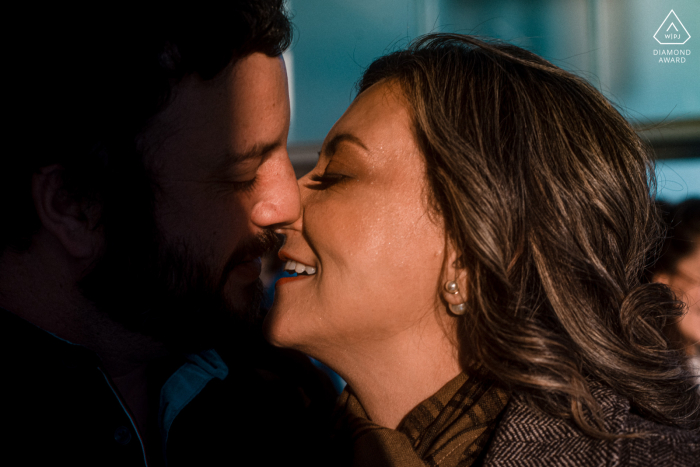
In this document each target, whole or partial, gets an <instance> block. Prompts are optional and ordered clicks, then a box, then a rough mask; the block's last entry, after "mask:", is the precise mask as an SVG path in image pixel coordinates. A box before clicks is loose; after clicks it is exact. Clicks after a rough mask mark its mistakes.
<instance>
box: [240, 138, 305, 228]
mask: <svg viewBox="0 0 700 467" xmlns="http://www.w3.org/2000/svg"><path fill="white" fill-rule="evenodd" d="M261 175H262V174H261ZM261 178H263V179H264V180H261V182H262V183H261V184H260V186H259V188H258V189H259V190H260V191H259V196H258V198H257V201H256V202H255V205H254V206H253V210H252V212H251V220H252V221H253V223H254V224H256V225H257V226H259V227H261V228H273V229H274V228H276V227H280V226H282V225H286V224H289V223H292V222H294V221H295V220H297V219H298V218H299V216H300V215H301V202H300V199H299V186H298V185H297V179H296V175H295V174H294V168H293V167H292V163H291V161H290V160H289V156H288V155H287V152H286V151H284V153H280V154H279V155H275V156H273V157H271V158H270V159H269V160H268V161H266V167H265V174H264V176H262V177H261Z"/></svg>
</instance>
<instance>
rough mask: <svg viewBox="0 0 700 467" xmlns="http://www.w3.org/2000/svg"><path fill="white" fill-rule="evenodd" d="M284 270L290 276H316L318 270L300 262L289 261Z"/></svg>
mask: <svg viewBox="0 0 700 467" xmlns="http://www.w3.org/2000/svg"><path fill="white" fill-rule="evenodd" d="M284 270H285V271H286V272H289V273H290V274H293V273H295V272H296V273H297V275H300V276H301V275H309V276H311V275H313V274H316V268H315V267H313V266H307V265H305V264H303V263H300V262H298V261H293V260H289V261H287V263H286V264H285V265H284Z"/></svg>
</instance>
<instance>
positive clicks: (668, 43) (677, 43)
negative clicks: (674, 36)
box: [652, 10, 690, 45]
mask: <svg viewBox="0 0 700 467" xmlns="http://www.w3.org/2000/svg"><path fill="white" fill-rule="evenodd" d="M671 13H673V16H674V17H675V18H676V20H677V21H678V24H680V25H681V27H682V28H683V31H685V33H686V34H687V35H688V37H687V38H686V39H685V40H684V41H683V42H661V41H660V40H659V39H658V38H657V37H656V35H657V34H658V33H659V31H660V30H661V28H662V27H663V25H664V24H666V20H667V19H668V17H669V16H671ZM671 25H673V26H674V27H675V24H674V23H673V22H671ZM671 25H669V27H668V28H669V29H670V28H671ZM676 30H678V28H676ZM652 37H653V38H654V40H656V42H658V43H659V44H661V45H683V44H685V43H686V42H688V40H690V33H689V32H688V30H687V29H686V28H685V26H684V25H683V23H682V22H681V19H680V18H679V17H678V15H677V14H676V12H675V11H673V10H671V11H669V12H668V14H667V15H666V18H664V20H663V21H662V22H661V25H660V26H659V29H657V30H656V32H655V33H654V35H653V36H652Z"/></svg>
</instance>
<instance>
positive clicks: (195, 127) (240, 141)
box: [143, 54, 289, 168]
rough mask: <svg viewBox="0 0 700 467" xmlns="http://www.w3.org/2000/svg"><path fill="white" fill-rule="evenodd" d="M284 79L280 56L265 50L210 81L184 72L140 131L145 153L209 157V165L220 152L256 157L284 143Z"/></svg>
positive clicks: (234, 157)
mask: <svg viewBox="0 0 700 467" xmlns="http://www.w3.org/2000/svg"><path fill="white" fill-rule="evenodd" d="M286 79H287V78H286V74H285V72H284V67H283V61H282V60H281V58H280V57H268V56H266V55H263V54H253V55H251V56H249V57H246V58H244V59H241V60H239V61H238V62H236V63H235V64H233V65H232V66H230V67H228V68H227V69H226V70H224V72H222V73H221V74H220V75H218V76H217V77H216V78H214V79H212V80H206V81H205V80H202V79H201V78H199V77H196V76H188V77H185V79H183V80H182V82H181V83H180V84H178V85H177V86H176V87H175V89H174V92H173V97H172V100H171V102H170V104H169V105H168V106H167V107H166V108H165V109H164V110H163V111H162V112H160V113H159V114H158V115H157V116H156V117H154V119H153V122H152V125H151V126H150V127H149V130H148V131H147V132H146V134H145V135H144V141H143V142H144V146H146V147H147V148H148V149H149V151H147V152H149V153H150V154H149V155H148V156H149V157H150V158H155V159H159V158H161V157H160V156H161V155H163V154H167V156H168V159H170V160H171V161H170V162H177V161H178V159H182V158H189V159H191V158H192V157H193V156H196V158H203V159H210V160H209V163H208V165H209V167H210V168H211V167H212V165H218V163H219V162H221V158H222V157H224V156H225V157H226V160H229V161H235V160H241V159H246V158H251V157H258V156H260V155H262V154H264V153H266V152H269V151H270V150H273V149H274V147H277V146H280V145H284V144H286V138H287V132H288V129H289V97H288V93H287V83H286ZM154 162H156V164H157V163H158V162H157V161H154ZM179 162H182V163H185V162H186V161H185V160H180V161H179ZM201 162H203V163H204V162H205V161H204V160H202V161H201ZM166 163H167V162H166ZM229 163H230V162H229Z"/></svg>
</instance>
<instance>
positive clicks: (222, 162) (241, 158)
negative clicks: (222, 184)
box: [214, 141, 282, 174]
mask: <svg viewBox="0 0 700 467" xmlns="http://www.w3.org/2000/svg"><path fill="white" fill-rule="evenodd" d="M280 146H282V143H281V142H278V141H275V142H273V143H264V144H260V143H259V144H256V145H255V146H253V147H252V148H250V149H249V150H248V151H245V152H234V151H227V152H226V153H224V154H222V155H220V156H219V160H218V161H217V163H216V164H215V169H214V172H215V173H218V174H220V173H222V172H223V173H226V172H228V171H229V170H231V168H232V167H234V166H235V165H237V164H240V163H243V162H245V161H248V160H252V159H263V158H264V157H265V156H266V155H267V154H269V153H271V152H272V151H274V150H275V149H277V148H279V147H280Z"/></svg>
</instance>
